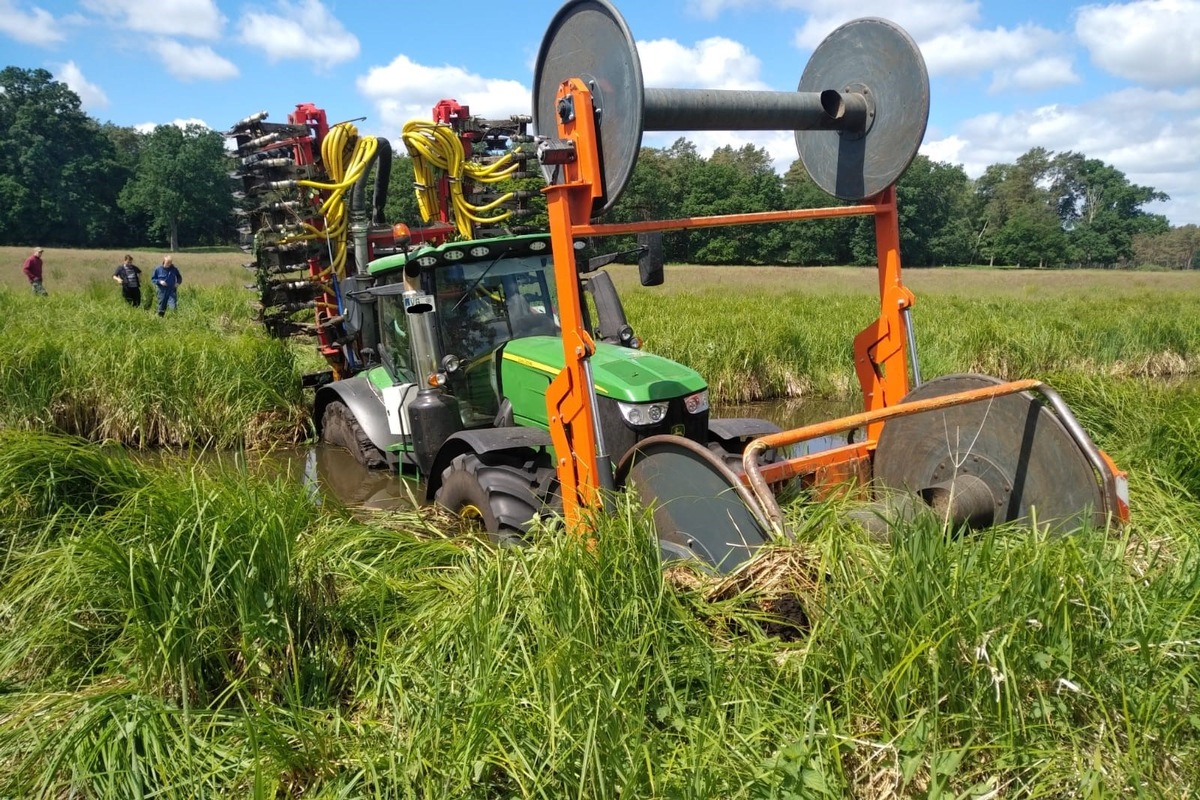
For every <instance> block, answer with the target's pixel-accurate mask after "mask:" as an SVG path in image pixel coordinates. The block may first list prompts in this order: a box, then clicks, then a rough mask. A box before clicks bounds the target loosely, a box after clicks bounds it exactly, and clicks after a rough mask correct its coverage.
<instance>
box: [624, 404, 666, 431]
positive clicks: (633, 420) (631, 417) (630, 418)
mask: <svg viewBox="0 0 1200 800" xmlns="http://www.w3.org/2000/svg"><path fill="white" fill-rule="evenodd" d="M617 408H619V409H620V410H621V416H622V417H624V418H625V421H626V422H628V423H629V424H630V425H633V426H634V427H641V426H645V425H657V424H658V423H660V422H662V421H663V419H665V418H666V416H667V404H666V403H622V402H620V401H617Z"/></svg>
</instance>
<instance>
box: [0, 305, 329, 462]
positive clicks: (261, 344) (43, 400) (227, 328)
mask: <svg viewBox="0 0 1200 800" xmlns="http://www.w3.org/2000/svg"><path fill="white" fill-rule="evenodd" d="M0 315H2V316H3V317H4V319H5V343H6V346H5V348H4V349H3V351H2V352H0V396H3V397H4V402H3V403H0V426H2V427H10V428H27V429H39V430H51V431H58V432H63V433H69V434H76V435H80V436H84V437H86V438H89V439H92V440H96V441H113V442H119V443H122V444H125V445H129V446H133V447H151V446H169V447H185V446H216V447H221V448H227V447H235V446H245V445H256V444H262V443H264V442H278V441H281V440H283V441H294V440H296V439H297V437H298V436H300V435H301V434H302V433H303V431H304V428H305V424H306V421H305V410H304V408H303V400H302V394H301V389H300V384H299V374H298V370H297V368H296V365H295V359H294V356H293V354H292V351H291V350H290V349H289V348H288V347H287V346H286V345H285V344H284V343H281V342H278V341H274V340H271V339H269V338H268V337H266V336H265V335H264V334H263V333H262V332H261V331H259V330H258V329H257V328H256V327H255V325H254V323H253V322H252V321H251V320H250V316H249V313H248V308H247V305H246V298H245V297H243V296H242V295H240V294H237V293H236V291H235V290H233V289H229V290H204V291H197V292H195V293H193V294H187V295H184V296H183V297H182V298H181V301H180V310H179V312H178V313H177V314H175V313H168V315H167V316H166V317H163V318H159V317H157V316H155V315H154V314H153V313H152V312H149V311H147V310H145V309H134V308H129V307H127V306H125V305H122V304H121V303H120V302H119V298H117V297H116V296H115V294H113V292H112V290H111V287H105V286H97V287H94V288H93V289H92V290H88V291H84V292H81V293H78V294H74V295H67V294H55V295H51V296H50V297H49V298H33V297H24V296H19V295H17V294H15V293H14V292H11V291H6V290H0Z"/></svg>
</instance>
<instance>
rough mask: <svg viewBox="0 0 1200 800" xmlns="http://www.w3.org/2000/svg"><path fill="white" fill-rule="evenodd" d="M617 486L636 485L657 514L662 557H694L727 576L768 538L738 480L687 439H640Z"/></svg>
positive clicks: (621, 470)
mask: <svg viewBox="0 0 1200 800" xmlns="http://www.w3.org/2000/svg"><path fill="white" fill-rule="evenodd" d="M617 485H618V486H625V485H632V486H633V487H634V490H635V491H636V492H637V495H638V499H639V500H640V501H641V503H642V504H643V505H644V506H646V507H647V508H651V509H652V510H653V511H652V513H653V515H654V526H655V528H656V529H657V531H658V539H659V546H660V548H661V550H662V553H663V556H664V559H681V558H696V559H699V560H701V561H704V562H707V563H708V564H709V565H711V566H713V567H715V568H716V569H717V570H718V571H719V572H722V573H727V572H731V571H732V570H733V569H735V568H736V567H737V566H738V565H739V564H741V563H743V562H745V561H747V560H749V558H750V557H751V556H752V555H754V551H755V550H756V549H757V548H758V547H759V546H760V545H762V544H763V543H764V542H766V541H767V539H768V535H767V533H766V531H765V530H764V528H763V525H762V523H761V522H760V521H759V519H758V518H757V516H756V515H755V514H754V512H753V511H752V510H751V507H750V506H749V505H748V503H752V502H753V500H752V499H751V498H749V496H748V494H747V492H746V490H745V488H744V487H743V486H742V484H741V482H740V481H739V480H738V478H737V476H736V475H734V474H733V472H731V471H730V469H729V467H727V466H725V464H723V463H722V462H721V461H720V459H718V458H717V457H716V456H715V455H713V454H712V452H711V451H709V450H708V448H706V447H702V446H701V445H698V444H696V443H695V442H692V441H690V440H688V439H683V438H681V437H678V436H651V437H649V438H647V439H644V440H642V441H641V442H639V443H638V444H637V445H636V446H634V447H633V448H632V449H631V450H630V451H629V452H628V453H626V454H625V456H624V457H623V458H622V459H621V464H620V466H619V467H618V469H617Z"/></svg>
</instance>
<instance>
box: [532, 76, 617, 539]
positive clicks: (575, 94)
mask: <svg viewBox="0 0 1200 800" xmlns="http://www.w3.org/2000/svg"><path fill="white" fill-rule="evenodd" d="M557 103H558V107H559V108H563V109H571V110H572V111H571V113H563V114H560V116H559V121H558V135H559V138H561V139H564V140H566V141H568V142H571V143H572V144H573V145H574V158H573V159H572V160H570V161H569V162H567V163H565V164H562V165H561V169H562V177H563V180H562V182H561V183H554V184H550V185H548V186H546V187H545V188H544V189H543V190H542V191H543V192H544V193H545V195H546V211H547V214H548V215H549V218H550V246H551V248H552V252H553V254H554V279H555V282H556V284H557V286H558V315H559V321H560V323H561V325H562V344H563V370H562V372H560V373H559V374H558V375H557V376H556V377H555V378H554V380H553V381H551V382H550V386H549V387H548V388H547V389H546V408H547V411H548V412H549V421H550V440H551V442H553V444H554V452H555V457H556V458H557V459H558V464H557V467H558V480H559V484H560V487H561V494H562V501H563V517H564V519H565V521H566V523H567V528H568V529H569V530H573V531H576V532H580V533H582V532H585V527H584V525H585V524H586V521H585V519H584V516H585V511H586V509H588V508H595V507H596V506H597V505H598V503H599V501H600V498H599V496H598V490H599V488H600V487H601V486H611V485H612V466H611V464H609V463H608V462H607V459H601V458H600V457H599V455H600V454H601V453H602V448H601V447H600V446H599V443H600V442H601V441H602V440H601V439H599V438H598V434H599V424H598V422H597V420H596V413H595V388H594V386H593V384H592V378H591V369H590V364H589V361H588V359H589V358H591V356H592V354H593V353H595V352H596V344H595V342H594V341H593V340H592V337H591V335H590V334H589V333H588V332H587V329H586V328H585V327H584V318H583V304H582V300H581V298H580V296H579V274H578V272H577V270H576V266H575V239H574V235H573V230H574V227H575V226H574V222H573V221H574V220H575V219H583V220H587V219H589V218H590V217H591V212H592V204H593V202H594V201H595V199H597V198H598V197H600V196H601V195H602V193H603V186H604V184H603V179H602V175H601V172H600V162H599V146H598V142H599V138H598V135H597V132H596V117H595V114H594V113H593V111H592V95H591V92H589V91H588V89H587V86H586V85H585V84H584V83H583V81H581V80H579V79H578V78H571V79H569V80H566V81H563V83H562V84H561V85H560V86H559V89H558V96H557ZM602 470H608V474H607V476H605V475H603V474H602V472H601V471H602Z"/></svg>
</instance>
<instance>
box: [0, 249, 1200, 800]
mask: <svg viewBox="0 0 1200 800" xmlns="http://www.w3.org/2000/svg"><path fill="white" fill-rule="evenodd" d="M20 252H21V251H14V253H13V257H12V258H10V261H12V262H15V263H16V264H17V265H18V267H19V258H17V257H16V256H18V255H20ZM57 255H58V256H59V263H60V265H61V267H62V269H63V270H64V273H63V274H60V275H58V276H57V277H56V276H55V274H54V272H53V271H52V268H51V266H50V265H52V264H54V263H55V261H54V259H55V258H56V254H55V252H54V251H48V254H47V256H48V257H47V265H48V268H47V288H48V289H49V290H50V292H51V296H50V297H49V298H46V299H45V300H40V299H37V298H34V297H32V296H31V295H30V294H29V293H28V289H27V287H25V286H24V284H23V278H21V276H20V274H19V269H18V268H14V270H13V272H15V273H16V274H15V278H16V280H15V281H14V280H12V278H13V276H12V275H5V276H4V281H3V283H2V285H0V315H2V316H3V319H5V334H6V335H5V337H4V338H5V342H6V347H5V348H4V349H3V351H2V352H0V393H2V395H0V396H3V398H4V400H3V404H2V405H0V797H9V796H11V797H60V796H63V797H65V796H80V797H113V798H128V797H150V796H154V797H202V796H253V797H329V798H333V797H479V798H496V797H545V798H558V797H563V796H572V797H670V798H683V797H694V798H711V797H746V798H800V797H803V798H808V797H862V798H883V797H890V796H904V797H936V798H942V797H974V798H997V797H1064V798H1065V797H1096V798H1101V797H1110V796H1111V797H1116V796H1134V797H1171V798H1174V797H1188V796H1195V792H1196V788H1195V787H1197V786H1200V671H1198V667H1200V613H1198V609H1197V602H1198V598H1200V535H1198V534H1197V529H1196V520H1197V519H1200V453H1198V450H1200V448H1197V447H1196V445H1195V442H1196V441H1197V435H1198V434H1200V385H1198V382H1197V377H1196V373H1197V368H1198V362H1197V358H1198V357H1200V355H1198V354H1200V275H1190V274H1183V273H1109V272H1070V273H1050V272H1039V271H1008V270H1006V271H990V270H910V271H908V272H906V281H907V283H908V284H909V285H910V286H911V287H912V288H913V289H914V291H915V292H916V294H917V298H918V305H917V307H916V309H915V311H914V314H915V316H916V321H917V326H918V337H919V345H920V349H921V356H922V365H923V371H924V373H925V375H926V376H927V377H928V376H932V375H937V374H944V373H948V372H959V371H968V370H981V371H987V372H991V373H993V374H998V375H1000V376H1002V377H1010V378H1018V377H1041V378H1044V379H1047V380H1048V381H1049V382H1050V383H1051V384H1052V385H1054V386H1056V387H1057V388H1059V389H1060V391H1061V392H1062V393H1063V395H1064V397H1065V398H1066V399H1067V400H1068V402H1069V403H1070V404H1071V406H1072V408H1073V409H1074V411H1075V412H1076V414H1077V415H1078V416H1079V418H1080V420H1081V421H1082V422H1083V424H1084V426H1085V427H1086V428H1087V429H1088V430H1089V431H1090V432H1091V433H1092V435H1093V437H1094V438H1095V439H1096V441H1097V443H1098V444H1099V445H1100V446H1101V447H1103V448H1104V449H1106V450H1107V451H1108V452H1109V453H1111V454H1112V455H1113V457H1114V458H1115V459H1116V460H1117V461H1118V463H1120V464H1121V466H1123V467H1124V468H1126V469H1128V470H1129V472H1130V486H1131V498H1132V505H1133V509H1134V512H1133V513H1134V519H1133V522H1132V524H1130V525H1129V526H1127V527H1126V528H1124V529H1123V530H1119V531H1099V530H1089V531H1082V532H1080V533H1077V534H1075V535H1072V536H1068V537H1060V538H1050V537H1047V536H1046V535H1045V534H1044V533H1042V532H1039V531H1037V530H1030V529H1028V528H1025V529H1022V528H1020V527H1015V526H1010V527H1004V528H997V529H992V530H989V531H987V532H984V533H981V534H974V535H954V533H953V532H950V531H946V530H943V529H942V528H940V527H939V526H938V524H937V523H936V521H933V520H929V519H926V518H918V519H916V520H914V521H912V522H910V523H907V524H905V525H903V526H898V527H896V528H895V529H893V532H892V536H891V537H890V539H889V540H887V541H880V540H877V539H874V538H872V537H871V536H870V535H869V534H868V533H867V532H866V531H864V530H862V529H860V528H858V527H857V526H855V525H854V524H853V523H852V522H850V521H848V519H847V517H845V516H844V515H843V514H842V511H843V510H844V508H845V503H846V502H848V501H845V500H827V501H823V502H797V503H794V504H793V505H791V506H789V507H788V508H787V509H786V511H787V514H788V518H789V523H790V526H791V528H792V530H793V532H794V534H795V537H794V540H793V541H791V542H789V543H786V544H783V545H781V546H779V547H778V548H774V549H772V550H770V551H768V552H767V553H765V554H764V556H763V557H762V560H761V563H762V566H763V570H764V574H765V575H767V576H768V577H770V580H760V581H757V582H754V583H752V584H748V585H745V584H738V583H722V582H719V581H716V580H714V579H711V578H707V577H705V576H703V575H698V574H694V573H692V572H690V571H687V570H679V569H672V570H670V571H668V572H666V573H664V571H663V570H662V569H661V567H660V565H659V564H658V561H657V556H656V553H655V550H654V548H653V547H652V546H651V545H650V541H651V533H650V530H649V527H648V524H647V521H646V520H645V518H644V514H643V512H642V511H641V510H639V509H637V508H634V507H631V506H629V505H628V504H625V503H619V504H618V510H617V513H615V514H614V515H612V517H611V518H609V519H606V520H604V521H603V522H601V524H600V525H599V526H598V529H597V531H596V536H595V539H594V540H593V541H590V542H589V541H583V540H580V539H577V538H575V537H572V536H569V535H566V534H565V533H564V532H563V531H561V530H559V529H558V528H556V527H555V526H553V525H551V526H547V527H546V528H545V529H542V530H539V531H538V532H537V533H536V535H535V541H534V543H533V545H532V546H530V547H527V548H505V549H500V550H496V549H494V548H492V547H491V546H489V545H488V544H487V543H485V542H481V541H478V540H477V539H475V538H472V537H470V536H463V535H459V536H455V535H454V534H455V533H456V531H455V529H454V525H453V523H452V521H450V520H448V519H446V518H444V517H443V516H441V515H439V514H438V513H437V512H436V511H433V510H428V509H425V510H419V511H413V512H405V513H391V514H387V515H375V516H371V517H368V518H364V517H363V516H362V515H352V514H350V513H348V510H347V509H342V508H338V507H336V506H335V505H333V504H330V503H325V504H321V505H316V504H314V503H313V502H312V500H311V497H310V496H309V494H308V492H307V490H306V489H305V487H303V486H301V485H298V484H296V483H293V482H287V481H280V480H267V479H264V478H262V477H260V476H258V475H255V474H252V473H249V472H246V471H237V470H228V469H224V470H211V471H210V470H207V469H205V468H203V467H200V466H197V465H196V464H195V463H194V462H192V461H190V460H189V459H186V458H180V459H178V460H171V459H167V460H165V461H162V462H159V463H157V465H156V466H155V467H153V468H151V467H147V466H146V465H145V464H144V463H143V462H140V461H137V460H134V459H131V458H130V457H129V455H128V450H127V448H126V447H120V446H116V445H118V444H124V445H127V446H133V447H150V446H155V447H158V446H167V447H170V448H177V449H184V448H188V447H197V446H206V447H230V448H242V447H263V446H270V444H271V443H272V442H277V441H281V440H286V441H295V440H296V439H297V438H300V437H303V435H304V433H305V427H306V421H305V418H304V398H303V394H302V393H301V392H300V390H299V388H298V375H299V371H300V360H301V359H302V356H301V355H298V354H297V353H296V351H295V350H294V349H292V348H289V347H287V346H285V345H282V344H280V343H278V342H272V341H271V340H269V339H267V338H266V337H265V336H264V335H262V334H261V332H260V331H258V330H257V328H256V327H255V325H254V323H253V321H252V320H251V319H249V317H248V314H247V312H246V304H247V303H248V293H246V292H244V291H243V290H241V289H240V288H239V287H238V285H237V284H238V283H239V282H242V281H243V280H245V279H244V277H243V275H245V274H248V273H244V271H242V270H241V268H240V266H238V265H239V264H240V261H241V256H240V254H220V255H219V256H218V254H191V255H192V256H193V257H195V258H197V259H204V260H203V261H202V260H197V261H196V262H194V263H191V264H189V263H188V262H187V261H183V260H181V259H177V261H179V263H180V264H181V269H182V270H183V272H184V276H185V280H188V279H189V278H193V277H194V278H195V279H194V280H193V281H192V282H189V283H185V286H184V290H183V292H181V297H180V302H181V307H180V311H179V313H178V314H177V315H174V316H171V315H169V316H167V317H166V318H164V319H161V320H160V319H158V318H156V317H154V316H153V315H151V314H147V313H146V312H145V310H144V309H128V308H125V307H123V306H122V305H121V303H120V298H119V296H118V290H117V287H116V286H115V284H112V282H111V281H110V280H109V276H110V275H111V272H112V269H113V268H115V265H116V263H117V259H119V256H120V255H122V253H113V254H107V253H105V254H73V255H72V256H71V258H70V259H68V258H67V255H66V254H65V253H62V254H57ZM135 257H140V256H138V254H135ZM224 259H228V261H226V260H224ZM142 260H143V261H146V262H147V263H149V264H151V265H152V264H153V263H154V261H152V260H150V258H146V259H142ZM155 260H156V259H155ZM67 265H73V266H72V267H68V266H67ZM143 266H145V265H143ZM617 272H618V275H617V277H618V282H619V283H620V284H621V286H622V288H623V289H626V290H627V291H626V294H625V305H626V310H627V312H628V314H629V317H630V319H631V321H632V322H633V324H634V326H635V328H636V329H637V331H638V333H639V335H641V336H643V337H644V338H645V339H646V342H647V347H648V349H652V350H653V351H654V352H659V353H662V354H664V355H668V356H671V357H673V358H677V359H679V360H682V361H685V362H686V363H689V364H691V365H692V366H694V367H696V368H697V369H699V370H700V371H701V373H702V374H705V375H706V376H707V377H708V379H709V380H710V383H711V385H712V388H713V393H714V399H715V400H716V401H735V400H744V399H756V398H779V397H793V398H799V400H800V401H801V402H803V401H804V400H805V399H812V400H813V402H818V401H822V400H826V399H829V398H837V397H843V398H853V397H854V396H855V391H856V389H855V386H854V382H853V379H852V371H851V365H850V359H849V354H850V338H851V336H852V335H853V333H854V332H856V331H857V330H858V329H859V328H861V327H862V326H863V325H864V324H866V322H867V321H868V320H869V319H870V317H871V315H872V298H873V296H874V293H875V287H874V273H873V271H871V270H857V269H850V268H846V269H836V270H824V269H822V270H792V269H787V270H775V269H713V268H704V269H689V268H686V267H679V266H673V267H670V268H668V275H667V278H668V281H667V285H666V286H664V287H660V288H659V289H654V290H651V289H641V288H638V287H636V286H635V283H636V279H635V278H634V277H633V276H632V272H631V271H630V270H627V269H625V268H622V269H618V270H617ZM209 281H210V282H209ZM781 598H782V599H788V600H790V601H792V603H791V605H790V606H788V607H790V608H792V609H793V612H792V613H791V614H789V615H788V616H787V617H785V618H780V617H779V616H778V614H777V611H778V609H779V608H781V607H783V606H784V605H787V604H782V605H781V602H780V601H781ZM797 608H798V609H799V610H800V611H799V613H798V612H797V611H796V609H797Z"/></svg>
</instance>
